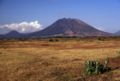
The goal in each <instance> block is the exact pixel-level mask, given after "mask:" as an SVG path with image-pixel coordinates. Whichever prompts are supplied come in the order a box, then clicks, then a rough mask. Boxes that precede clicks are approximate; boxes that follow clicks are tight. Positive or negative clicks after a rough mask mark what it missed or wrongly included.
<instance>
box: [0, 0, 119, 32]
mask: <svg viewBox="0 0 120 81" xmlns="http://www.w3.org/2000/svg"><path fill="white" fill-rule="evenodd" d="M61 18H77V19H80V20H82V21H84V22H86V23H88V24H90V25H92V26H93V27H95V28H97V29H100V30H103V31H107V32H112V33H113V32H116V31H118V30H120V0H0V34H1V33H6V32H8V31H11V30H17V31H19V32H22V33H25V32H34V31H39V30H41V29H44V28H46V27H47V26H49V25H51V24H52V23H53V22H55V21H56V20H58V19H61Z"/></svg>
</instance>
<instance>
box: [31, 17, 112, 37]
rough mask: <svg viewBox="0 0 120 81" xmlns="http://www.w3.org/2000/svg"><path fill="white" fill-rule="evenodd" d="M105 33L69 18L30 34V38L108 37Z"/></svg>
mask: <svg viewBox="0 0 120 81" xmlns="http://www.w3.org/2000/svg"><path fill="white" fill-rule="evenodd" d="M109 35H110V34H109V33H107V32H103V31H100V30H98V29H96V28H94V27H92V26H90V25H88V24H87V23H85V22H83V21H81V20H78V19H71V18H63V19H59V20H57V21H56V22H55V23H53V24H52V25H50V26H48V27H47V28H46V29H44V30H42V31H38V32H34V33H32V34H31V36H32V37H41V36H43V37H44V36H45V37H46V36H47V37H49V36H50V37H52V36H78V37H85V36H109Z"/></svg>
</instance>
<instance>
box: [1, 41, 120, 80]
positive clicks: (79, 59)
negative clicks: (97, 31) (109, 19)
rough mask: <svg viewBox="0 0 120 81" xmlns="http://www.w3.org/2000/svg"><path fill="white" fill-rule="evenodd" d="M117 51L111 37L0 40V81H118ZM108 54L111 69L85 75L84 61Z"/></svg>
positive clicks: (118, 43) (119, 46)
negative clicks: (96, 38)
mask: <svg viewBox="0 0 120 81" xmlns="http://www.w3.org/2000/svg"><path fill="white" fill-rule="evenodd" d="M61 40H62V39H61ZM119 51H120V40H114V39H112V40H104V41H101V40H94V39H93V40H77V39H76V40H66V41H47V40H29V41H18V40H8V41H0V81H120V54H118V52H119ZM107 57H109V59H110V63H109V66H110V67H111V68H112V70H111V71H110V72H106V73H104V74H100V75H92V76H87V75H85V74H84V62H85V61H86V60H97V59H98V60H101V61H102V60H104V59H105V58H107Z"/></svg>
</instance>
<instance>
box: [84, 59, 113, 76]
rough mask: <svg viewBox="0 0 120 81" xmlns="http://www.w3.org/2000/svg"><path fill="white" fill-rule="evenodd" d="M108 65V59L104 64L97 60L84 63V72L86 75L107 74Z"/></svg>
mask: <svg viewBox="0 0 120 81" xmlns="http://www.w3.org/2000/svg"><path fill="white" fill-rule="evenodd" d="M108 63H109V60H108V58H107V59H106V60H105V62H104V64H101V63H100V62H99V61H98V60H97V61H86V62H85V72H86V74H88V75H92V74H101V73H105V72H109V71H110V70H111V68H110V67H108Z"/></svg>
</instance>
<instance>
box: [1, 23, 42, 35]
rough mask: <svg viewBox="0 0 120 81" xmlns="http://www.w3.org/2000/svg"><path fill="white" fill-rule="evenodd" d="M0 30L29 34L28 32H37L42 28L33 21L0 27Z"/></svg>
mask: <svg viewBox="0 0 120 81" xmlns="http://www.w3.org/2000/svg"><path fill="white" fill-rule="evenodd" d="M0 29H9V30H10V31H11V30H16V31H18V32H20V33H30V32H35V31H39V30H41V29H43V28H42V25H41V24H40V23H39V22H38V21H33V22H26V21H24V22H21V23H12V24H4V25H0ZM6 32H8V30H6Z"/></svg>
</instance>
